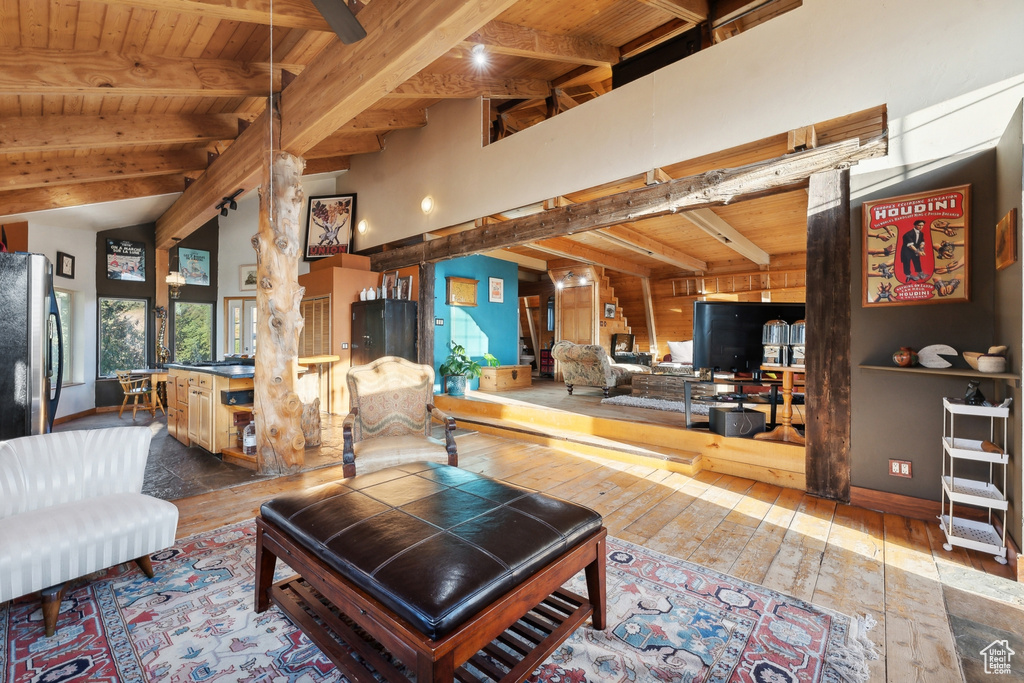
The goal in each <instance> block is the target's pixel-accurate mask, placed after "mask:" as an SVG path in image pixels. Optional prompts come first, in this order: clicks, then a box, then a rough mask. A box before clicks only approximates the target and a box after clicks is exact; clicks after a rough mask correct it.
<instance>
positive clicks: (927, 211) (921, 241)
mask: <svg viewBox="0 0 1024 683" xmlns="http://www.w3.org/2000/svg"><path fill="white" fill-rule="evenodd" d="M970 199H971V186H970V185H960V186H957V187H947V188H944V189H940V190H932V191H930V192H919V193H917V194H909V195H903V196H901V197H891V198H889V199H879V200H876V201H871V202H864V207H863V213H862V217H863V233H864V249H863V251H864V261H863V262H864V266H863V277H864V287H863V289H864V300H863V305H864V306H865V307H868V306H899V305H908V304H937V303H949V302H956V301H970V279H969V275H970V221H971V202H970Z"/></svg>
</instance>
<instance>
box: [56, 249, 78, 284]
mask: <svg viewBox="0 0 1024 683" xmlns="http://www.w3.org/2000/svg"><path fill="white" fill-rule="evenodd" d="M57 275H59V276H61V277H67V278H71V279H72V280H74V279H75V257H74V256H72V255H71V254H65V253H64V252H63V251H58V252H57Z"/></svg>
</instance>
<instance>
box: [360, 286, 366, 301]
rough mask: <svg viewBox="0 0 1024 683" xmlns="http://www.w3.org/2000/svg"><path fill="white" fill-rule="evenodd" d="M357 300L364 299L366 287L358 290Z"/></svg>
mask: <svg viewBox="0 0 1024 683" xmlns="http://www.w3.org/2000/svg"><path fill="white" fill-rule="evenodd" d="M359 300H360V301H366V287H363V291H361V292H359Z"/></svg>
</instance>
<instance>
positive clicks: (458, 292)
mask: <svg viewBox="0 0 1024 683" xmlns="http://www.w3.org/2000/svg"><path fill="white" fill-rule="evenodd" d="M445 281H446V282H447V285H448V287H447V289H448V291H447V295H446V296H445V303H447V304H448V305H449V306H476V285H477V283H478V282H480V281H479V280H472V279H470V278H468V277H452V276H448V277H446V278H445Z"/></svg>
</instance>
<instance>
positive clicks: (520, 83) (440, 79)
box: [386, 73, 551, 100]
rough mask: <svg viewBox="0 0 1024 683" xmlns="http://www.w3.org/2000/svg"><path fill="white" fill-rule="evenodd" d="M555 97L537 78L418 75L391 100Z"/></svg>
mask: <svg viewBox="0 0 1024 683" xmlns="http://www.w3.org/2000/svg"><path fill="white" fill-rule="evenodd" d="M550 94H551V85H550V84H549V83H548V82H547V81H542V80H540V79H537V78H496V77H492V76H482V75H478V76H467V75H464V74H423V73H421V74H416V75H415V76H412V77H411V78H409V79H408V80H406V81H405V82H404V83H402V84H401V85H399V86H398V87H396V88H395V89H394V90H392V91H391V92H390V93H387V95H386V97H388V98H389V99H397V98H402V99H426V98H429V99H466V98H473V97H489V98H491V99H494V100H516V99H534V98H538V97H547V96H548V95H550Z"/></svg>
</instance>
